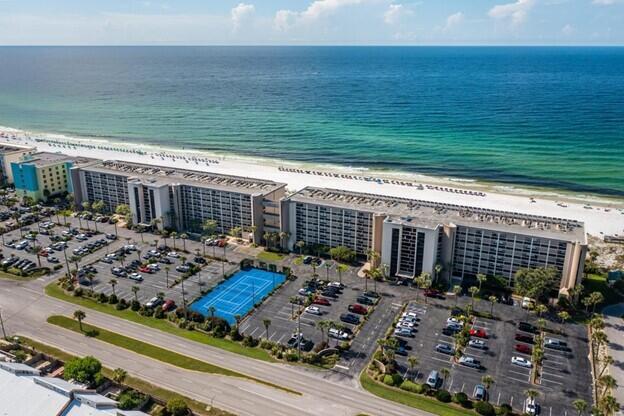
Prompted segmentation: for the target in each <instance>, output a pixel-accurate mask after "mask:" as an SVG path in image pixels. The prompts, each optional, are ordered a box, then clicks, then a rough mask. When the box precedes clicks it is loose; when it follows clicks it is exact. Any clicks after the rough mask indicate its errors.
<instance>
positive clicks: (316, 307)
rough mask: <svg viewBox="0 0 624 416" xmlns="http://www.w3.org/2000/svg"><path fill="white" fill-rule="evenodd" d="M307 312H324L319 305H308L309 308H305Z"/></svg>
mask: <svg viewBox="0 0 624 416" xmlns="http://www.w3.org/2000/svg"><path fill="white" fill-rule="evenodd" d="M305 313H309V314H311V315H319V316H320V315H322V314H323V312H322V311H321V308H319V307H318V306H308V307H307V308H305Z"/></svg>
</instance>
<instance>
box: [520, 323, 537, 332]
mask: <svg viewBox="0 0 624 416" xmlns="http://www.w3.org/2000/svg"><path fill="white" fill-rule="evenodd" d="M518 329H519V330H520V331H524V332H529V333H531V334H534V333H536V332H537V327H536V326H534V325H531V324H530V323H528V322H519V323H518Z"/></svg>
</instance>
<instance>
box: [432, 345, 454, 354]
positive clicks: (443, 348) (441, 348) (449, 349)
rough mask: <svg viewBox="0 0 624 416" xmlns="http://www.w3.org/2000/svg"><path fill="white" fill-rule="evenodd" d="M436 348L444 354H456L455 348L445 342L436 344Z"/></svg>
mask: <svg viewBox="0 0 624 416" xmlns="http://www.w3.org/2000/svg"><path fill="white" fill-rule="evenodd" d="M435 350H436V351H437V352H441V353H442V354H448V355H452V354H455V350H454V349H453V347H452V346H450V345H449V344H445V343H442V344H438V345H436V346H435Z"/></svg>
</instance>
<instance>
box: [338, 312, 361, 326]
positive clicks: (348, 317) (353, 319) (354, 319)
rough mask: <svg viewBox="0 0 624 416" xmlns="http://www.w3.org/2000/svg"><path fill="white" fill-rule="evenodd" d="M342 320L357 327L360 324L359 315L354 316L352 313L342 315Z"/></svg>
mask: <svg viewBox="0 0 624 416" xmlns="http://www.w3.org/2000/svg"><path fill="white" fill-rule="evenodd" d="M340 320H341V321H342V322H346V323H348V324H353V325H357V324H359V323H360V317H359V316H357V315H354V314H352V313H343V314H341V315H340Z"/></svg>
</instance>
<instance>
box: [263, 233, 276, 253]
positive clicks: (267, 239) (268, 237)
mask: <svg viewBox="0 0 624 416" xmlns="http://www.w3.org/2000/svg"><path fill="white" fill-rule="evenodd" d="M262 238H264V241H265V242H266V246H267V249H271V239H272V238H273V237H272V235H271V233H270V232H268V231H267V232H265V233H264V234H262Z"/></svg>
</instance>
